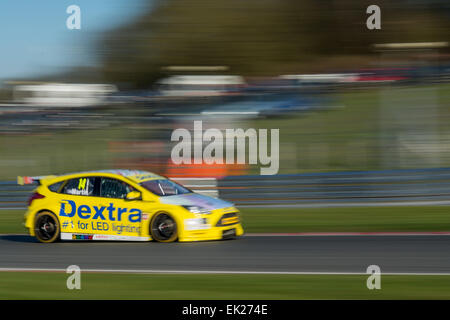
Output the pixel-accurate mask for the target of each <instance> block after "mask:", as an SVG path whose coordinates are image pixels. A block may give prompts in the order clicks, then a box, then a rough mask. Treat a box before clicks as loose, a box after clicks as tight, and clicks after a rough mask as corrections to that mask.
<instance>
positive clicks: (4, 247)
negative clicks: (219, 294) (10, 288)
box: [0, 235, 450, 273]
mask: <svg viewBox="0 0 450 320" xmlns="http://www.w3.org/2000/svg"><path fill="white" fill-rule="evenodd" d="M73 264H74V265H78V266H79V267H80V268H81V269H82V270H83V269H85V270H86V269H95V270H97V269H106V270H159V271H174V272H185V271H186V272H189V271H196V272H217V271H227V272H274V273H277V272H323V273H347V272H349V273H365V272H366V269H367V267H368V266H369V265H378V266H379V267H380V268H381V272H382V273H450V236H448V235H447V236H445V235H417V236H412V235H405V236H390V235H387V236H386V235H383V236H372V235H363V236H244V237H241V238H239V239H237V240H226V241H210V242H196V243H155V242H89V241H83V242H59V243H53V244H41V243H38V242H36V241H35V240H34V238H31V237H29V236H26V235H0V268H51V269H65V268H67V267H68V266H69V265H73Z"/></svg>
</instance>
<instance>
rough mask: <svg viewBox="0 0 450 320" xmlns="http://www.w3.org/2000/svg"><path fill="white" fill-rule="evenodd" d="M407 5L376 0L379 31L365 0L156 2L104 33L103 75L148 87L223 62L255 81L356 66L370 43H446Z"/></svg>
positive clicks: (430, 21) (438, 26)
mask: <svg viewBox="0 0 450 320" xmlns="http://www.w3.org/2000/svg"><path fill="white" fill-rule="evenodd" d="M406 2H407V1H406V0H403V1H398V2H395V3H393V2H391V1H388V0H380V1H378V2H377V4H378V5H379V6H380V7H381V10H382V13H381V20H382V29H381V30H368V29H367V28H366V19H367V16H368V15H367V14H366V8H367V6H369V5H370V4H372V3H371V1H368V0H339V1H337V0H321V1H318V0H283V1H279V0H245V1H242V0H207V1H206V0H164V1H159V2H157V5H156V6H153V7H154V9H152V10H149V12H146V13H144V14H143V15H142V16H141V17H140V18H139V19H137V20H136V21H134V22H132V23H130V24H128V25H126V26H123V27H120V28H118V29H116V30H114V31H112V32H110V33H108V34H106V35H105V37H104V38H103V40H102V43H101V45H102V51H101V52H102V61H103V66H102V69H103V74H104V76H105V77H106V79H107V81H113V82H116V83H121V82H124V83H130V84H132V85H133V86H136V87H148V86H149V85H150V84H151V83H152V82H154V81H155V79H157V78H159V77H161V76H162V71H161V67H163V66H169V65H225V66H229V67H230V70H231V72H232V73H235V74H243V75H258V76H264V75H277V74H280V73H287V72H289V73H291V72H303V71H310V70H317V71H323V70H322V69H321V67H322V68H323V67H324V66H326V67H327V68H330V67H333V66H334V67H335V68H338V67H354V66H355V61H358V62H359V61H363V60H364V59H359V60H358V59H357V58H356V56H366V57H367V55H368V54H370V53H371V47H370V45H371V44H373V43H380V42H405V41H411V42H413V41H445V40H448V38H449V37H448V32H447V31H448V27H449V25H448V21H447V20H448V19H442V18H440V17H439V13H436V11H433V10H431V9H429V10H428V7H425V5H424V4H423V3H418V4H415V5H410V4H408V5H406ZM405 8H407V9H405ZM418 21H419V22H420V23H417V22H418ZM337 57H341V59H340V60H339V59H337ZM342 57H344V58H342ZM345 57H347V58H345ZM333 59H334V60H333ZM327 60H329V61H332V62H331V63H328V62H327ZM338 61H340V62H339V63H338Z"/></svg>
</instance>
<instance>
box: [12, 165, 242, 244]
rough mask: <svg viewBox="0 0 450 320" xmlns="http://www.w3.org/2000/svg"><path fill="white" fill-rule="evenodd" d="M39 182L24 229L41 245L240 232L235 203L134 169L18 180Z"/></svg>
mask: <svg viewBox="0 0 450 320" xmlns="http://www.w3.org/2000/svg"><path fill="white" fill-rule="evenodd" d="M18 183H19V184H29V183H38V184H39V186H38V187H37V188H36V189H35V190H34V193H33V195H32V196H31V198H30V200H29V204H28V210H27V212H26V214H25V223H24V224H25V227H26V228H27V229H28V230H29V233H30V235H31V236H34V237H36V238H37V239H38V240H39V241H40V242H54V241H57V240H59V239H61V240H122V241H126V240H128V241H151V240H156V241H159V242H173V241H176V240H178V241H202V240H219V239H226V238H234V237H237V236H240V235H242V234H243V233H244V230H243V228H242V225H241V222H240V217H239V211H238V210H237V209H236V208H235V207H234V206H233V204H231V203H229V202H227V201H224V200H220V199H217V198H213V197H208V196H205V195H201V194H198V193H195V192H193V191H191V190H189V189H188V188H186V187H183V186H182V185H180V184H177V183H175V182H174V181H172V180H170V179H168V178H165V177H162V176H159V175H156V174H153V173H150V172H147V171H138V170H107V171H92V172H80V173H74V174H67V175H60V176H41V177H18Z"/></svg>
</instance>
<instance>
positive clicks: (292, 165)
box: [0, 0, 450, 206]
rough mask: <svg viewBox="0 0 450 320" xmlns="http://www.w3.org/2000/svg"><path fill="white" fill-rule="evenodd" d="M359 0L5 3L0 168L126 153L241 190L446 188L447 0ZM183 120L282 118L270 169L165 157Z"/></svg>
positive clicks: (8, 170)
mask: <svg viewBox="0 0 450 320" xmlns="http://www.w3.org/2000/svg"><path fill="white" fill-rule="evenodd" d="M72 4H76V5H78V6H79V7H80V9H81V29H80V30H76V29H75V30H69V29H67V27H66V20H67V18H68V17H69V16H70V14H67V13H66V9H67V7H68V6H70V5H72ZM371 4H374V3H373V1H365V0H363V1H361V0H358V1H357V0H340V1H336V0H322V1H317V0H284V1H276V0H258V1H254V0H247V1H237V0H208V1H204V0H203V1H200V0H164V1H158V0H147V1H145V0H126V1H125V0H117V1H114V2H113V3H111V2H110V1H106V0H96V1H87V0H79V1H76V3H72V1H48V0H47V1H39V2H36V1H27V0H17V1H14V2H13V1H9V2H2V3H1V4H0V21H1V22H0V39H2V43H3V45H2V50H1V51H0V67H1V68H0V154H1V157H0V180H2V181H3V182H4V183H7V184H8V185H9V183H10V182H11V181H14V180H15V179H16V177H17V176H18V175H22V176H23V175H25V176H33V175H46V174H61V173H66V172H73V171H82V170H96V169H108V168H127V169H143V170H148V171H154V172H158V173H160V174H163V175H167V176H169V177H180V176H183V177H199V176H201V177H214V178H218V179H219V184H218V188H219V189H220V190H219V191H220V193H221V194H219V195H220V196H223V197H225V198H227V199H230V200H233V201H236V202H238V203H241V204H255V203H258V202H259V201H261V198H264V199H266V200H267V195H268V194H270V199H269V200H270V201H271V202H272V203H274V204H299V203H303V202H304V203H305V204H309V203H311V202H313V203H315V202H317V201H318V200H320V201H322V200H324V199H328V200H330V199H331V200H330V201H335V202H336V201H338V202H339V201H357V200H358V199H361V198H363V199H364V201H366V200H367V199H372V200H373V199H382V200H383V201H395V200H397V199H402V200H404V199H405V197H407V199H409V200H411V199H413V200H442V199H447V198H448V199H450V192H448V183H450V182H446V181H447V180H448V181H450V171H449V170H447V169H445V168H446V167H450V126H449V125H448V121H449V120H450V103H449V102H450V48H449V40H450V39H449V38H450V33H449V30H450V28H449V27H450V19H449V18H450V4H449V2H448V1H444V0H428V1H426V0H399V1H387V0H379V1H377V2H376V3H375V4H376V5H378V6H379V7H380V8H381V29H380V30H369V29H368V28H367V27H366V20H367V19H368V17H369V14H367V13H366V9H367V7H368V6H369V5H371ZM194 120H202V121H203V129H204V130H205V129H207V128H219V129H225V128H243V129H246V128H256V129H258V128H264V129H277V128H278V129H280V155H279V164H280V170H279V175H277V176H275V177H261V176H259V169H260V165H259V164H258V165H217V164H213V165H206V164H201V165H183V166H175V165H173V164H172V163H171V160H170V152H171V150H172V147H173V146H174V144H175V143H174V142H171V141H170V137H171V133H172V131H173V130H174V129H176V128H188V129H191V128H192V125H193V121H194ZM380 177H381V178H380ZM346 179H347V180H346ZM436 180H440V181H439V183H435V182H436ZM418 181H419V182H420V185H418ZM345 184H346V185H345ZM256 185H258V186H260V187H261V188H262V187H266V193H265V194H264V195H261V194H259V193H255V192H253V191H252V190H253V189H254V187H255V186H256ZM343 185H344V187H345V188H343ZM280 186H281V187H283V188H281V189H280ZM8 188H9V187H8ZM243 188H244V189H246V190H248V193H247V194H242V189H243ZM389 188H390V189H389ZM8 190H9V189H8ZM252 192H253V193H252ZM276 192H278V194H275V195H274V193H276ZM5 197H6V196H5ZM355 199H356V200H355ZM16 200H17V205H19V203H21V201H22V196H18V197H17V198H16ZM328 200H326V201H328ZM4 201H7V202H8V203H7V204H5V206H12V205H15V204H14V203H15V200H13V198H11V194H8V195H7V198H5V199H4ZM302 201H303V202H302Z"/></svg>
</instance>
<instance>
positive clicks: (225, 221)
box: [216, 212, 239, 227]
mask: <svg viewBox="0 0 450 320" xmlns="http://www.w3.org/2000/svg"><path fill="white" fill-rule="evenodd" d="M236 223H239V216H238V214H237V212H230V213H225V214H224V215H223V216H222V217H221V218H220V219H219V221H218V222H217V224H216V227H223V226H231V225H233V224H236Z"/></svg>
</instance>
